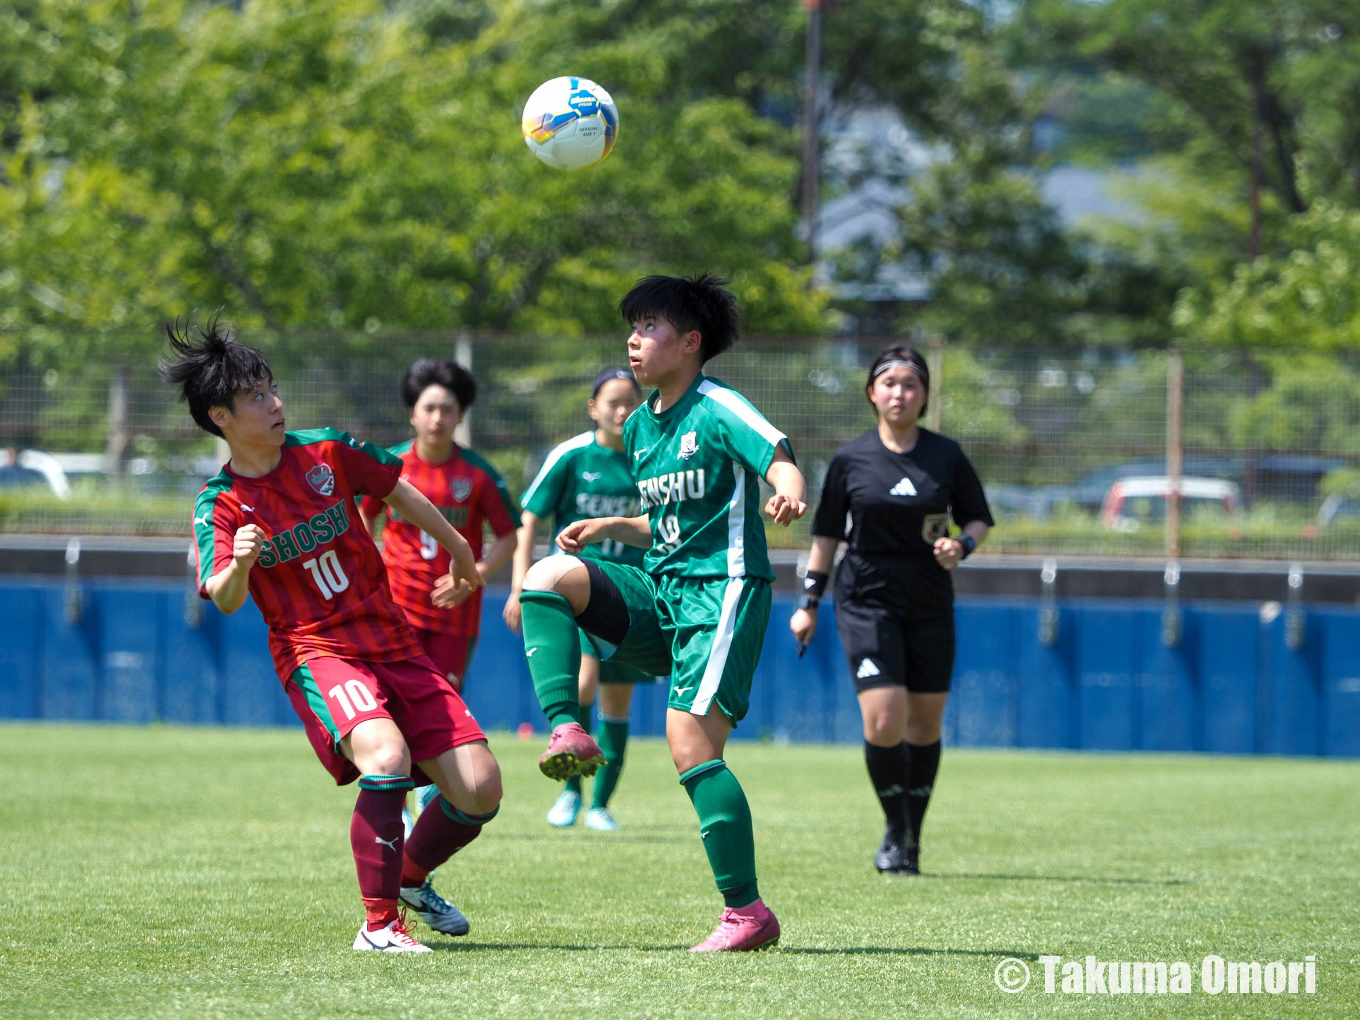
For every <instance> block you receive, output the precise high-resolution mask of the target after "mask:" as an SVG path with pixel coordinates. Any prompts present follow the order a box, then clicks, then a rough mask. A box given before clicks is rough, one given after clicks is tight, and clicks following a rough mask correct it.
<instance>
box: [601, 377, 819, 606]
mask: <svg viewBox="0 0 1360 1020" xmlns="http://www.w3.org/2000/svg"><path fill="white" fill-rule="evenodd" d="M656 400H657V394H656V393H655V392H653V393H652V395H651V396H650V397H648V398H647V401H646V403H644V404H643V405H642V406H641V407H639V408H638V409H637V410H636V411H634V412H633V414H632V416H631V417H629V419H628V421H627V423H626V424H625V425H624V426H623V445H624V449H625V451H627V454H628V456H629V458H630V459H631V460H632V467H633V477H634V478H635V479H636V480H637V489H638V492H639V493H640V494H641V496H642V507H643V510H644V511H645V512H646V514H647V516H648V518H649V522H650V526H651V530H652V548H651V549H649V550H648V551H647V556H646V559H645V560H644V565H645V567H646V568H647V570H648V571H649V572H650V573H653V574H669V575H671V576H676V577H763V578H765V579H766V580H768V581H773V580H774V571H772V570H771V569H770V557H769V554H768V553H767V551H766V548H765V525H764V522H763V521H762V519H761V506H760V480H761V478H763V477H764V475H765V472H766V471H768V470H769V467H770V462H771V461H772V460H774V454H775V451H776V450H777V449H779V448H780V447H782V448H783V450H784V452H785V453H786V454H788V455H789V457H790V458H792V457H793V449H792V448H791V447H790V446H789V441H788V438H787V437H786V436H785V435H784V433H782V432H780V431H779V430H778V429H777V428H775V427H774V426H773V425H771V424H770V423H769V422H768V421H766V420H765V418H764V417H763V416H762V415H761V413H760V412H759V411H757V410H756V409H755V407H753V406H752V405H751V402H750V401H749V400H747V399H746V398H745V397H743V396H742V395H741V394H740V393H738V392H737V391H736V390H733V389H729V388H728V387H726V386H724V385H723V384H722V383H720V382H719V381H718V380H716V379H710V378H708V377H707V376H705V375H703V374H702V373H700V375H699V376H698V377H697V378H696V379H695V380H694V383H693V384H692V385H691V386H690V388H689V389H688V390H686V391H685V395H684V396H683V397H681V398H680V399H679V401H677V402H676V403H675V404H674V405H672V406H671V407H668V408H666V410H664V411H662V412H661V413H659V414H658V413H657V412H656V411H654V410H653V409H652V408H653V407H654V406H655V404H656Z"/></svg>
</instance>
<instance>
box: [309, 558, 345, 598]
mask: <svg viewBox="0 0 1360 1020" xmlns="http://www.w3.org/2000/svg"><path fill="white" fill-rule="evenodd" d="M302 565H303V566H304V567H306V568H307V572H308V573H310V574H311V575H312V580H313V581H315V582H316V586H317V588H319V589H320V590H321V597H322V598H323V599H327V600H329V599H332V598H334V597H335V593H336V592H341V591H344V590H345V589H346V588H348V587H349V578H348V577H346V576H345V572H344V570H342V569H341V568H340V558H339V557H338V556H336V555H335V550H334V549H327V550H326V551H325V552H324V553H322V554H321V555H320V556H318V557H317V558H316V559H314V560H304V561H303V564H302Z"/></svg>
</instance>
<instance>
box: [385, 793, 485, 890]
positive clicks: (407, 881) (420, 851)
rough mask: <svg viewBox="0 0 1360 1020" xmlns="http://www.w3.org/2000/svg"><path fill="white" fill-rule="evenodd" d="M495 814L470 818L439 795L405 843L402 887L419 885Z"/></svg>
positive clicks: (475, 835)
mask: <svg viewBox="0 0 1360 1020" xmlns="http://www.w3.org/2000/svg"><path fill="white" fill-rule="evenodd" d="M495 815H496V812H495V811H492V812H491V814H489V815H470V814H467V813H466V812H463V811H459V810H458V809H457V808H456V807H454V806H453V805H452V804H450V803H449V802H448V801H447V800H445V799H444V798H443V797H442V796H441V797H436V798H435V799H434V800H433V801H431V802H430V805H429V807H427V808H426V809H425V810H424V811H422V812H421V813H420V818H418V819H417V820H416V827H415V828H414V829H412V830H411V838H410V839H408V840H407V841H406V863H405V864H403V865H402V871H401V878H402V882H401V884H402V885H405V886H412V885H420V883H421V882H423V881H425V877H426V876H427V875H428V874H429V873H430V872H431V871H433V870H434V869H435V868H437V867H439V866H440V865H441V864H443V863H444V862H445V861H447V860H448V859H449V858H450V857H452V856H453V855H454V854H456V853H457V852H458V851H459V850H461V849H463V847H465V846H467V845H468V844H469V843H471V842H472V841H473V840H474V839H476V838H477V837H478V836H479V835H481V832H482V826H483V825H484V824H485V823H486V822H489V821H491V819H492V818H494V817H495Z"/></svg>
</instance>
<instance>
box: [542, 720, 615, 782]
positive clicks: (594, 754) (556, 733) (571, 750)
mask: <svg viewBox="0 0 1360 1020" xmlns="http://www.w3.org/2000/svg"><path fill="white" fill-rule="evenodd" d="M603 764H604V752H603V751H601V750H600V745H599V744H597V743H595V741H594V740H592V739H591V736H590V734H589V733H587V732H586V731H585V730H584V729H582V727H581V724H580V723H563V724H562V725H561V726H559V727H557V729H555V730H553V733H552V739H551V740H549V741H548V749H547V750H546V751H544V752H543V757H542V758H540V759H538V769H539V771H540V772H542V773H543V774H544V775H545V776H547V777H548V778H549V779H566V778H567V777H568V776H593V775H594V774H595V773H596V771H597V770H598V769H599V767H600V766H601V765H603Z"/></svg>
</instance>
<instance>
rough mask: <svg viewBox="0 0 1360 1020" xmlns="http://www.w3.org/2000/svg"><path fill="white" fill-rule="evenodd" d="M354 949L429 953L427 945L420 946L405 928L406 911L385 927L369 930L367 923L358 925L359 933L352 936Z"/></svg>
mask: <svg viewBox="0 0 1360 1020" xmlns="http://www.w3.org/2000/svg"><path fill="white" fill-rule="evenodd" d="M354 948H355V949H376V950H377V951H378V952H381V953H430V952H433V951H434V950H432V949H431V948H430V947H429V946H422V945H421V944H420V943H419V942H417V941H416V940H415V939H413V938H411V933H410V932H409V931H407V930H406V911H404V910H403V911H402V912H401V916H400V917H398V918H396V919H395V920H393V922H392V923H391V924H389V925H388V926H387V927H386V928H379V929H378V930H377V931H369V930H368V925H367V924H362V925H360V926H359V934H358V935H356V936H354Z"/></svg>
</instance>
